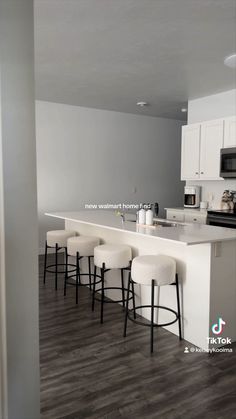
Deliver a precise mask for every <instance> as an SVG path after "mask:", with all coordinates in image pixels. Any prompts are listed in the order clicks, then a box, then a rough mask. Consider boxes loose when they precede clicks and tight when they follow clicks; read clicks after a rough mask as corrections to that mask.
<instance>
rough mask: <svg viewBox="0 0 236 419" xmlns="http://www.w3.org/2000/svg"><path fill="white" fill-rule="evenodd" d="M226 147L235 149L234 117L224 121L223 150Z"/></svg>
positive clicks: (235, 123)
mask: <svg viewBox="0 0 236 419" xmlns="http://www.w3.org/2000/svg"><path fill="white" fill-rule="evenodd" d="M227 147H236V116H232V117H230V118H225V121H224V148H227Z"/></svg>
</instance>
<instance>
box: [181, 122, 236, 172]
mask: <svg viewBox="0 0 236 419" xmlns="http://www.w3.org/2000/svg"><path fill="white" fill-rule="evenodd" d="M235 134H236V118H235V117H232V118H231V117H230V118H222V119H215V120H213V121H205V122H201V123H198V124H191V125H185V126H183V127H182V154H181V180H223V178H221V177H220V175H219V174H220V149H221V148H223V147H234V146H235V147H236V135H235Z"/></svg>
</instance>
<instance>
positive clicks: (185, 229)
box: [45, 210, 236, 245]
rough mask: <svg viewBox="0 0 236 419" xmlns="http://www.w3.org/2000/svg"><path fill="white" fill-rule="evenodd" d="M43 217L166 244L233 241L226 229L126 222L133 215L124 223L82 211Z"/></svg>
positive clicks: (235, 233) (234, 237) (111, 216)
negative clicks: (166, 241)
mask: <svg viewBox="0 0 236 419" xmlns="http://www.w3.org/2000/svg"><path fill="white" fill-rule="evenodd" d="M45 215H48V216H50V217H56V218H61V219H63V220H69V221H75V222H80V223H83V224H90V225H94V226H99V227H104V228H108V229H113V230H118V231H123V232H124V231H126V232H128V233H134V234H140V235H143V236H151V237H156V238H158V239H161V240H169V241H172V242H177V243H180V244H184V245H194V244H202V243H214V242H221V241H228V240H236V230H234V229H230V228H223V227H215V226H208V225H204V224H181V223H179V224H178V223H176V224H178V225H177V226H175V227H162V226H158V227H148V226H139V225H136V223H135V222H132V221H129V220H135V215H134V214H128V213H127V214H126V215H125V219H126V221H125V222H124V223H123V222H122V219H121V217H120V216H117V215H116V214H115V212H114V211H104V210H86V211H75V212H52V213H46V214H45ZM160 220H161V219H160ZM165 221H167V220H165Z"/></svg>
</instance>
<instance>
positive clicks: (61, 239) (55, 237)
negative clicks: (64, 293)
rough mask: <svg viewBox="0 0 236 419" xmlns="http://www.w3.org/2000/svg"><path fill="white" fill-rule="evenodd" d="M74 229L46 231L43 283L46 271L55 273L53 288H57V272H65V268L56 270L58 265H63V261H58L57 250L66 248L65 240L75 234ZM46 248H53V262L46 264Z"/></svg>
mask: <svg viewBox="0 0 236 419" xmlns="http://www.w3.org/2000/svg"><path fill="white" fill-rule="evenodd" d="M75 235H76V231H72V230H52V231H48V232H47V239H46V242H45V254H44V274H43V283H44V284H45V283H46V274H47V272H50V273H55V290H57V277H58V274H61V273H63V274H64V273H65V270H60V271H58V267H59V266H63V267H65V263H58V251H59V250H61V249H63V248H64V249H66V246H67V240H68V238H69V237H72V236H75ZM48 248H55V263H54V264H52V265H47V255H48Z"/></svg>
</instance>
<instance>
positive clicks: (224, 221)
mask: <svg viewBox="0 0 236 419" xmlns="http://www.w3.org/2000/svg"><path fill="white" fill-rule="evenodd" d="M207 224H208V225H211V226H217V227H226V228H236V218H230V217H222V216H217V215H213V214H210V215H209V214H208V217H207Z"/></svg>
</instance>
